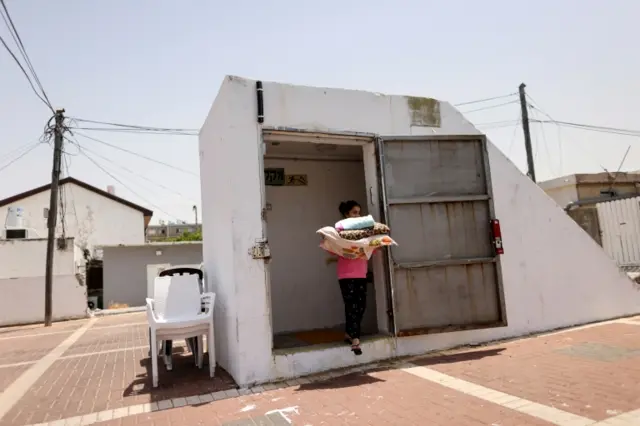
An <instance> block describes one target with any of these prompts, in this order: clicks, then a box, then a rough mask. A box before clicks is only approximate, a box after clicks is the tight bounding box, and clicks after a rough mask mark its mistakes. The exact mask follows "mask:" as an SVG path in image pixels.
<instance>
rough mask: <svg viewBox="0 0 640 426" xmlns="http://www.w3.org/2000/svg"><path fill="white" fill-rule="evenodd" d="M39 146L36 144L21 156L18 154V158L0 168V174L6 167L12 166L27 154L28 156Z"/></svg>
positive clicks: (38, 143)
mask: <svg viewBox="0 0 640 426" xmlns="http://www.w3.org/2000/svg"><path fill="white" fill-rule="evenodd" d="M39 146H40V142H36V143H34V144H33V146H32V147H31V148H29V149H28V150H26V151H25V152H23V153H22V154H20V155H19V156H18V157H16V158H14V159H13V160H11V161H10V162H8V163H7V164H5V165H4V166H2V167H0V172H1V171H3V170H4V169H6V168H7V167H9V166H10V165H12V164H13V163H15V162H16V161H18V160H20V159H22V158H23V157H24V156H26V155H27V154H29V153H30V152H31V151H33V150H34V149H36V148H37V147H39Z"/></svg>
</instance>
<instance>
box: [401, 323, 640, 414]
mask: <svg viewBox="0 0 640 426" xmlns="http://www.w3.org/2000/svg"><path fill="white" fill-rule="evenodd" d="M414 364H416V365H421V366H426V367H429V368H431V369H434V370H436V371H439V372H442V373H445V374H448V375H451V376H454V377H457V378H461V379H464V380H467V381H470V382H472V383H476V384H480V385H482V386H486V387H489V388H491V389H495V390H498V391H501V392H504V393H508V394H510V395H515V396H518V397H521V398H525V399H528V400H531V401H535V402H538V403H541V404H544V405H548V406H551V407H555V408H558V409H561V410H563V411H567V412H570V413H574V414H578V415H581V416H585V417H588V418H592V419H594V420H604V419H606V418H609V417H613V416H615V415H617V414H620V413H624V412H627V411H631V410H634V409H636V408H639V407H640V327H639V326H637V325H630V324H608V325H602V326H598V327H590V328H584V329H582V330H575V331H572V332H570V333H561V334H554V335H548V336H540V337H536V338H531V339H526V340H520V341H516V342H512V343H510V344H507V345H501V346H498V347H494V348H490V349H479V350H470V351H465V352H459V353H457V354H453V355H449V356H448V355H443V356H438V357H431V358H426V359H424V360H422V361H419V362H414ZM639 424H640V423H639Z"/></svg>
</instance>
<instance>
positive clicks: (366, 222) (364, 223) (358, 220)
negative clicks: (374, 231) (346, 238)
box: [335, 215, 376, 231]
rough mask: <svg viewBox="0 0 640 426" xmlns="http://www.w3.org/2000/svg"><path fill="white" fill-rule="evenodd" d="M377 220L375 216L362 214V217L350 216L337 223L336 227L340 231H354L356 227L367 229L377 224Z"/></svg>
mask: <svg viewBox="0 0 640 426" xmlns="http://www.w3.org/2000/svg"><path fill="white" fill-rule="evenodd" d="M375 223H376V222H375V221H374V220H373V216H371V215H368V216H362V217H350V218H347V219H342V220H341V221H340V222H338V223H336V225H335V228H336V229H337V230H338V231H353V230H355V229H367V228H373V225H375Z"/></svg>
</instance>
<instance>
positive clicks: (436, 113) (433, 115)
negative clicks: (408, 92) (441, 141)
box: [407, 96, 440, 127]
mask: <svg viewBox="0 0 640 426" xmlns="http://www.w3.org/2000/svg"><path fill="white" fill-rule="evenodd" d="M407 104H408V105H409V110H410V111H411V125H412V126H426V127H440V101H438V100H437V99H433V98H419V97H414V96H407Z"/></svg>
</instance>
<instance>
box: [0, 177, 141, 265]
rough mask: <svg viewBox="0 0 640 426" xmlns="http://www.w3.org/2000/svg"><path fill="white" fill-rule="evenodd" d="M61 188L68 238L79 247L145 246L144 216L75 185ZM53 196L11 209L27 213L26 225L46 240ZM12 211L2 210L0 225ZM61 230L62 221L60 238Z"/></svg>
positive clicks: (25, 201)
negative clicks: (50, 202)
mask: <svg viewBox="0 0 640 426" xmlns="http://www.w3.org/2000/svg"><path fill="white" fill-rule="evenodd" d="M61 188H62V190H63V191H64V199H65V200H66V216H65V229H66V236H67V237H71V238H74V240H75V244H76V245H78V246H79V247H81V248H85V247H86V248H88V249H89V250H92V248H93V247H95V246H100V245H116V244H142V243H144V241H145V236H144V216H143V214H142V212H139V211H137V210H134V209H132V208H131V207H127V206H125V205H124V204H121V203H118V202H116V201H113V200H111V199H109V198H106V197H103V196H101V195H99V194H96V193H95V192H92V191H89V190H87V189H85V188H83V187H81V186H77V185H75V184H73V183H66V184H64V185H63V186H62V187H61ZM49 196H50V192H49V190H46V191H43V192H40V193H38V194H35V195H32V196H31V197H27V198H25V199H22V200H20V201H17V202H16V203H15V204H12V205H11V206H14V207H22V208H23V209H24V221H25V225H26V226H27V227H29V228H34V229H35V231H36V235H39V236H40V237H42V238H46V237H47V219H46V218H45V217H44V214H43V211H44V209H45V208H48V207H49ZM8 207H10V206H3V207H0V221H1V222H0V223H4V220H5V218H6V216H7V209H8ZM61 230H62V224H61V221H60V219H58V227H57V235H60V233H61ZM0 269H2V266H1V265H0Z"/></svg>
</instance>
